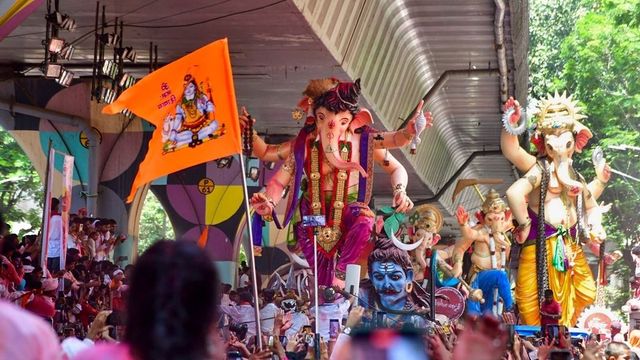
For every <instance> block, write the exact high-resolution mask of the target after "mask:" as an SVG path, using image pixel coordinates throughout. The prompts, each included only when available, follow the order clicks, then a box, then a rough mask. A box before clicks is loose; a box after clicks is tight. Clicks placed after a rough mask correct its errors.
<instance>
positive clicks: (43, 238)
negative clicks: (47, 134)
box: [40, 139, 55, 273]
mask: <svg viewBox="0 0 640 360" xmlns="http://www.w3.org/2000/svg"><path fill="white" fill-rule="evenodd" d="M52 150H53V140H51V139H49V145H48V147H47V167H46V170H45V173H44V201H43V202H42V203H43V206H42V207H43V209H42V224H40V246H41V249H40V266H41V267H42V269H46V268H47V251H48V247H49V241H48V238H49V217H48V216H47V215H49V214H50V211H51V197H50V196H49V191H51V189H50V188H49V185H50V184H49V179H50V175H49V171H51V169H50V165H51V161H50V159H51V151H52ZM54 151H55V150H54ZM45 273H46V272H45Z"/></svg>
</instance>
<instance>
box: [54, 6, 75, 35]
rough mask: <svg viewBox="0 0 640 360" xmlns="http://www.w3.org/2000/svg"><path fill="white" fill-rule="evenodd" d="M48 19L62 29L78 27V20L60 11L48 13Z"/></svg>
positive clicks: (72, 29)
mask: <svg viewBox="0 0 640 360" xmlns="http://www.w3.org/2000/svg"><path fill="white" fill-rule="evenodd" d="M47 20H49V21H51V22H52V23H53V24H54V25H55V26H57V27H58V28H60V29H62V30H67V31H74V30H75V29H76V27H77V25H76V21H75V20H74V19H73V18H72V17H71V16H69V15H67V14H64V15H63V14H61V13H60V12H59V11H55V12H52V13H51V14H49V15H47Z"/></svg>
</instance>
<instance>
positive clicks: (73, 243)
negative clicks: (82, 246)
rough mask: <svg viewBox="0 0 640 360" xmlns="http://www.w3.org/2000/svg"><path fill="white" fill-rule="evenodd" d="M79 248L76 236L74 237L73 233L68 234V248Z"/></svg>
mask: <svg viewBox="0 0 640 360" xmlns="http://www.w3.org/2000/svg"><path fill="white" fill-rule="evenodd" d="M77 248H78V244H77V240H76V238H74V237H73V235H71V234H69V235H67V249H77Z"/></svg>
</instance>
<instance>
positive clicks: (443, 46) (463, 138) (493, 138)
mask: <svg viewBox="0 0 640 360" xmlns="http://www.w3.org/2000/svg"><path fill="white" fill-rule="evenodd" d="M294 3H295V4H296V6H298V8H299V9H300V11H301V12H302V13H303V15H304V16H305V18H306V19H307V21H309V23H310V24H311V27H312V28H313V30H314V31H315V32H316V34H318V36H319V37H320V39H321V40H322V41H323V43H324V44H325V45H326V46H327V48H328V49H329V51H331V53H332V55H333V56H334V58H336V59H337V61H338V62H340V64H341V65H342V67H343V68H344V69H345V71H346V72H347V74H349V75H350V76H351V77H352V78H362V83H363V93H364V94H365V96H366V98H367V101H368V102H369V103H370V104H371V107H372V109H373V110H374V111H375V113H376V114H377V115H378V116H379V117H380V118H381V119H382V122H383V123H384V125H385V126H386V127H388V128H398V127H399V126H400V125H401V124H402V122H403V120H404V118H406V116H407V115H408V114H409V113H410V112H411V110H412V109H413V107H414V106H415V104H416V103H417V102H418V100H419V99H420V98H421V97H422V96H424V95H425V94H426V93H427V91H428V90H429V88H430V87H431V86H433V85H434V84H435V83H436V81H437V80H438V78H439V77H440V76H441V74H443V73H444V72H445V71H447V70H471V71H469V72H468V73H467V74H464V73H461V74H456V76H451V77H450V78H449V79H448V80H447V81H446V82H445V83H444V85H443V86H442V88H441V89H440V90H439V91H436V92H435V93H434V94H433V96H432V97H430V98H429V99H428V102H427V108H428V109H429V110H430V111H431V112H432V113H433V115H434V118H435V125H434V127H433V128H432V129H430V130H427V132H426V134H425V135H423V141H424V143H423V145H421V146H420V147H419V149H418V154H417V155H416V156H410V155H408V156H407V157H408V158H409V161H410V162H411V163H412V164H413V165H414V167H415V169H416V172H417V173H418V176H419V177H420V178H421V179H423V180H424V181H425V182H426V184H427V185H428V186H429V187H430V189H431V190H432V191H433V192H438V191H439V190H440V188H441V187H442V186H443V185H444V184H445V183H446V182H447V180H448V179H449V178H450V177H451V176H452V175H453V174H454V173H455V172H456V170H457V169H458V168H459V167H460V166H461V165H462V164H463V163H464V162H465V160H466V159H467V158H468V157H469V156H470V154H471V153H472V152H474V151H480V150H498V149H499V137H500V124H499V118H500V103H501V101H500V92H499V78H498V77H497V75H494V76H487V75H479V74H476V73H474V72H473V71H475V70H476V69H497V68H498V59H497V53H496V47H495V35H494V16H495V11H496V6H495V4H494V1H493V0H483V1H478V0H469V1H451V2H444V1H438V0H380V1H373V0H353V1H320V0H306V1H305V0H294ZM518 11H519V14H518V16H517V18H516V19H517V20H516V21H518V22H519V21H520V18H521V17H523V16H526V13H524V14H523V13H522V11H526V6H525V7H522V6H521V7H519V10H518ZM512 19H513V18H512V17H511V14H510V12H509V9H508V8H507V12H506V16H505V23H504V25H505V26H504V27H505V43H506V44H507V64H508V67H509V73H510V74H511V75H512V74H515V73H516V72H517V71H519V72H522V71H524V72H525V73H526V69H515V68H514V58H513V51H511V48H512V46H513V45H512V42H513V40H512V34H511V21H512ZM518 29H519V31H520V32H522V31H526V30H527V28H526V27H522V26H520V25H519V27H518ZM516 36H517V37H518V39H519V41H523V40H526V34H522V33H518V34H516ZM525 42H526V41H525ZM520 46H521V44H520ZM525 49H526V44H525ZM524 55H526V52H524V53H520V54H519V56H520V57H523V56H524ZM517 63H522V59H521V58H519V59H518V61H517ZM525 63H526V61H525ZM516 70H517V71H516ZM518 78H519V79H522V78H523V77H522V76H521V74H520V76H519V77H518ZM524 78H525V79H526V76H525V77H524ZM509 80H510V83H509V84H510V94H513V93H514V88H515V87H516V85H518V87H524V88H525V91H526V83H524V84H523V83H522V81H521V80H519V81H520V82H521V83H518V84H516V83H514V81H513V78H510V79H509ZM465 177H475V178H487V177H490V178H502V179H504V181H505V183H507V184H509V183H511V182H512V181H513V180H514V172H513V171H512V169H511V166H510V164H509V163H508V162H507V161H506V160H505V159H504V158H502V157H501V156H496V155H493V156H486V157H484V156H479V157H477V158H476V159H475V160H474V161H473V162H472V163H471V164H470V166H469V167H468V168H467V169H466V170H465V171H464V172H463V173H462V174H461V176H460V177H459V178H465ZM454 185H455V183H454V184H453V185H452V186H451V187H450V188H449V190H448V191H447V192H446V193H445V194H444V195H443V196H442V197H441V198H440V204H441V205H442V206H443V208H444V209H446V210H447V211H448V212H449V213H450V214H451V213H452V212H453V210H454V208H455V207H456V206H457V203H458V202H461V203H463V204H465V206H466V207H468V208H473V207H475V206H477V205H478V204H479V201H478V200H477V197H476V195H475V194H474V193H473V192H472V191H470V190H467V191H464V192H463V193H462V195H461V196H460V201H456V204H453V203H452V202H451V193H452V191H453V187H454ZM484 190H487V189H484ZM497 190H499V191H501V192H502V193H504V191H505V190H506V184H505V185H501V186H497ZM420 195H422V194H420ZM420 195H418V196H417V197H418V198H420V197H423V198H426V197H429V195H426V194H425V195H422V196H420Z"/></svg>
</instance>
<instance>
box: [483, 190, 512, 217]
mask: <svg viewBox="0 0 640 360" xmlns="http://www.w3.org/2000/svg"><path fill="white" fill-rule="evenodd" d="M508 209H509V207H508V206H507V204H506V203H505V202H504V200H502V198H501V197H500V194H499V193H498V192H497V191H495V190H494V189H491V190H489V193H488V194H487V198H486V199H485V200H484V203H482V212H483V213H485V214H488V213H500V212H503V211H507V210H508Z"/></svg>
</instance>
